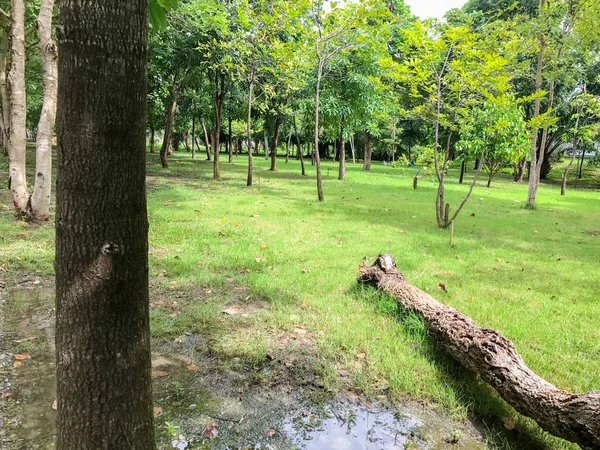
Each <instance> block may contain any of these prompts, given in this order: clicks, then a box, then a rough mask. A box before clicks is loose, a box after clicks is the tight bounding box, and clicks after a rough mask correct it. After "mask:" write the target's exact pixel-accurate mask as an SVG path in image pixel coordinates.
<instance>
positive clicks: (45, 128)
mask: <svg viewBox="0 0 600 450" xmlns="http://www.w3.org/2000/svg"><path fill="white" fill-rule="evenodd" d="M53 8H54V0H41V3H40V12H39V14H38V19H37V21H36V27H37V34H38V47H39V50H40V57H41V60H42V72H43V76H42V83H43V88H44V99H43V103H42V113H41V115H40V120H39V123H38V129H37V138H36V152H35V154H36V163H35V184H34V187H33V192H32V194H31V202H30V204H29V208H28V214H29V215H30V217H32V218H35V219H36V220H47V219H48V212H49V210H50V191H51V188H52V136H53V135H54V122H55V121H56V101H57V98H56V97H57V90H58V79H57V77H58V68H57V66H56V45H55V44H54V40H53V39H52V9H53Z"/></svg>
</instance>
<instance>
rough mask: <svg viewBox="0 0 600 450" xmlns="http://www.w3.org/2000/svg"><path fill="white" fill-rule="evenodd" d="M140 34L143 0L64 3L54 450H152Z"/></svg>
mask: <svg viewBox="0 0 600 450" xmlns="http://www.w3.org/2000/svg"><path fill="white" fill-rule="evenodd" d="M147 33H148V2H147V0H130V1H127V2H123V1H121V0H103V1H102V2H99V1H84V0H62V1H61V5H60V24H59V26H58V33H57V35H58V40H59V54H60V59H59V77H58V80H59V86H58V133H59V137H58V152H57V154H58V174H59V176H58V178H57V208H56V259H55V268H56V366H57V377H56V380H57V404H58V416H57V432H56V448H57V450H73V449H78V450H98V449H111V450H152V449H154V448H156V447H155V443H154V428H153V424H152V421H153V419H152V384H151V379H150V370H151V369H150V326H149V301H148V219H147V214H146V187H145V171H146V167H145V156H146V149H145V147H146V94H147V90H146V89H147V88H146V68H147V63H146V61H147V47H148V36H147ZM99 37H101V39H100V38H99Z"/></svg>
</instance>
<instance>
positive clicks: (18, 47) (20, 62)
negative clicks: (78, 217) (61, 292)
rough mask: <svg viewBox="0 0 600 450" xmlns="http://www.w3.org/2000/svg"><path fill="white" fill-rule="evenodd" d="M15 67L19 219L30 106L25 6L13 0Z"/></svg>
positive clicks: (11, 156)
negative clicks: (27, 92)
mask: <svg viewBox="0 0 600 450" xmlns="http://www.w3.org/2000/svg"><path fill="white" fill-rule="evenodd" d="M11 7H12V27H11V67H10V73H9V74H8V82H9V86H10V104H11V105H10V117H9V120H10V125H9V135H8V160H9V163H8V164H9V177H10V190H11V192H12V199H13V205H14V207H15V209H16V211H17V215H19V216H21V215H23V214H25V213H26V210H27V203H28V201H29V192H28V190H27V178H26V174H25V155H26V149H27V128H26V127H27V125H26V118H27V105H26V101H27V99H26V92H25V4H24V2H23V0H12V1H11Z"/></svg>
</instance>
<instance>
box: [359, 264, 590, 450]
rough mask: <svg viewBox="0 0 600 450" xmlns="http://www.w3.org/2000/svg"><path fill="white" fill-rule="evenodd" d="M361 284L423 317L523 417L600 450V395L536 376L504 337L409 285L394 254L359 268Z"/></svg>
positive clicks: (453, 352) (438, 338) (440, 341)
mask: <svg viewBox="0 0 600 450" xmlns="http://www.w3.org/2000/svg"><path fill="white" fill-rule="evenodd" d="M359 281H360V282H362V283H366V284H371V285H374V286H376V287H377V288H378V289H380V290H381V291H383V292H385V293H386V294H387V295H391V296H392V297H394V298H395V299H396V301H397V302H398V305H399V306H400V308H401V309H402V310H403V311H407V312H414V313H417V314H419V315H420V316H422V317H423V319H424V320H425V322H426V324H427V326H428V328H429V332H430V335H431V336H432V337H433V338H434V339H435V340H436V341H437V343H438V344H439V345H440V346H441V347H442V348H443V349H444V350H445V351H446V352H447V353H448V354H449V355H450V356H452V357H453V358H454V359H455V360H456V361H457V362H459V363H460V364H462V365H464V366H465V367H467V368H468V369H469V370H472V371H473V372H475V373H476V374H477V375H479V376H480V377H481V379H483V380H484V381H485V382H487V383H489V384H490V385H491V386H492V387H494V389H496V391H497V392H498V394H499V395H500V396H501V397H502V398H503V399H504V400H506V402H507V403H508V404H510V405H511V406H512V407H513V408H515V409H516V410H517V411H518V412H520V413H521V414H523V415H525V416H527V417H530V418H532V419H533V420H535V421H536V422H537V423H538V425H540V427H542V428H543V429H544V430H546V431H548V432H549V433H552V434H553V435H555V436H558V437H561V438H564V439H567V440H570V441H572V442H576V443H577V444H579V445H580V446H581V447H582V448H584V449H597V448H600V392H598V391H596V392H588V393H585V394H572V393H569V392H566V391H563V390H560V389H558V388H557V387H555V386H554V385H552V384H550V383H549V382H547V381H546V380H544V379H543V378H541V377H540V376H538V375H536V374H535V373H534V372H533V371H532V370H531V369H530V368H529V367H527V366H526V365H525V362H524V361H523V359H522V358H521V356H520V355H519V354H518V353H517V350H516V349H515V346H514V345H513V343H512V342H510V341H509V340H508V339H506V338H505V337H504V336H502V335H501V334H500V333H498V332H496V331H494V330H490V329H488V328H479V327H478V326H477V325H476V324H475V322H473V320H471V319H470V318H469V317H467V316H464V315H463V314H461V313H460V312H458V311H457V310H455V309H454V308H451V307H449V306H446V305H443V304H441V303H439V302H437V301H436V300H435V299H434V298H433V297H431V296H430V295H429V294H427V293H425V292H423V291H421V290H420V289H418V288H416V287H414V286H412V285H411V284H409V283H408V282H407V281H406V278H404V276H403V275H402V273H400V272H399V271H398V270H396V263H395V262H394V259H393V258H392V256H391V255H380V256H379V257H378V258H377V260H376V261H375V263H374V264H373V265H372V266H371V267H367V266H362V267H360V276H359Z"/></svg>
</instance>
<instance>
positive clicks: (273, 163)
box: [269, 114, 281, 172]
mask: <svg viewBox="0 0 600 450" xmlns="http://www.w3.org/2000/svg"><path fill="white" fill-rule="evenodd" d="M280 127H281V116H280V115H279V114H277V118H276V119H275V133H273V146H272V148H271V168H270V169H269V170H271V171H272V172H274V171H275V169H276V168H277V147H278V145H279V128H280Z"/></svg>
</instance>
